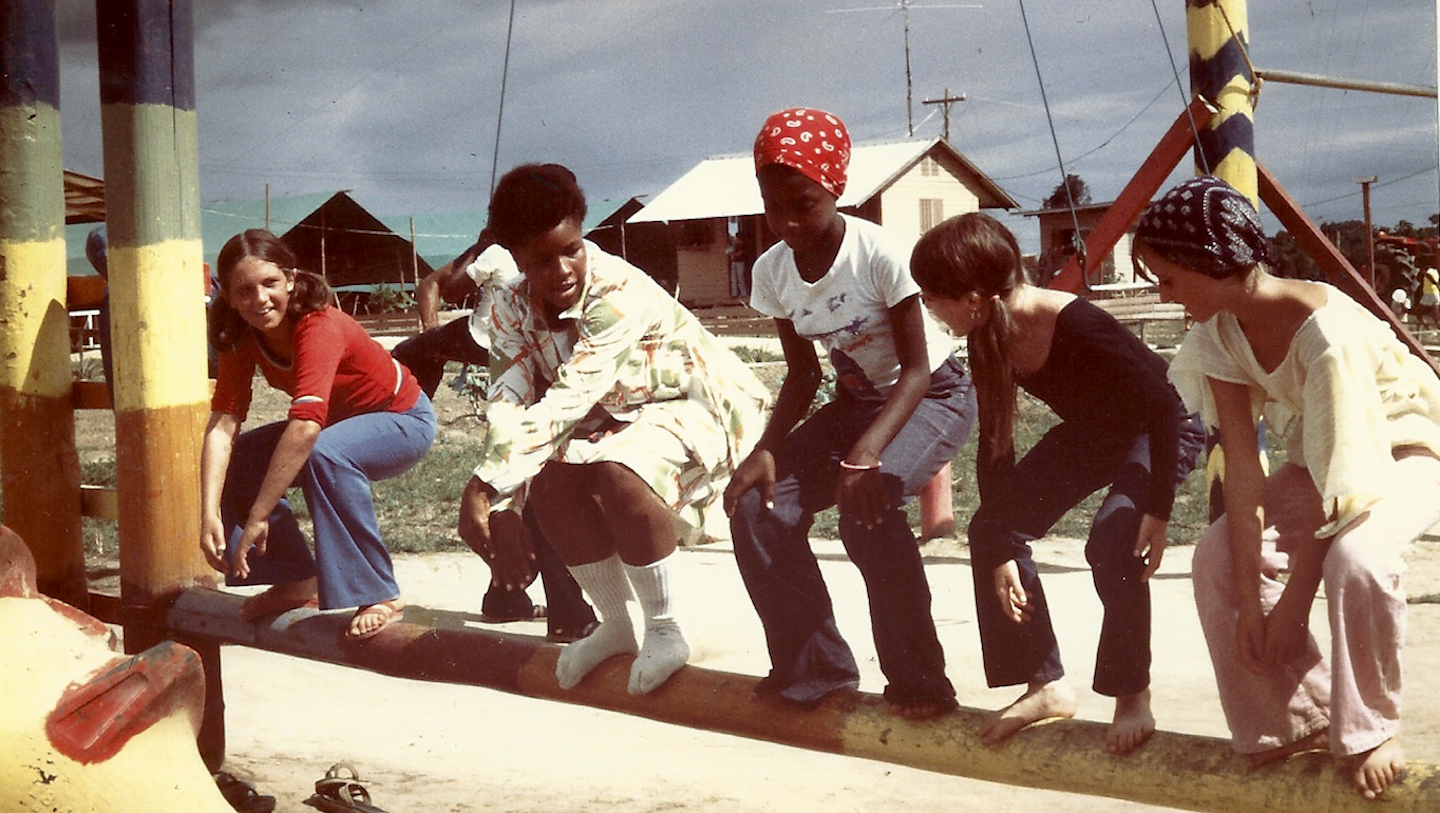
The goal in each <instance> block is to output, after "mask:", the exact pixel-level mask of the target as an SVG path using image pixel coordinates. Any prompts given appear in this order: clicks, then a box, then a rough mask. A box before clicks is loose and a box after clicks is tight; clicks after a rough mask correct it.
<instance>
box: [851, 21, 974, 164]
mask: <svg viewBox="0 0 1440 813" xmlns="http://www.w3.org/2000/svg"><path fill="white" fill-rule="evenodd" d="M894 8H899V9H900V14H901V16H902V17H903V18H904V21H905V132H906V133H907V134H908V135H910V136H912V137H913V136H914V135H915V101H914V100H915V95H914V91H913V85H914V82H913V78H912V74H911V71H910V0H900V2H898V3H896V4H895V5H893V6H871V7H867V8H835V9H827V10H826V13H827V14H846V13H849V12H852V11H890V10H891V9H894ZM915 8H924V9H931V8H984V6H982V5H980V4H978V3H946V4H936V5H924V6H915ZM945 95H947V96H948V95H950V94H949V91H946V94H945ZM946 112H947V113H948V112H949V108H946Z"/></svg>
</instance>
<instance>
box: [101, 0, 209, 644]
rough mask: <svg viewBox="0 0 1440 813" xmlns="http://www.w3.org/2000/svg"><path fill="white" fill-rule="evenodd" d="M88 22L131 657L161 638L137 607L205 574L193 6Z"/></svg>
mask: <svg viewBox="0 0 1440 813" xmlns="http://www.w3.org/2000/svg"><path fill="white" fill-rule="evenodd" d="M96 17H97V27H98V29H99V31H98V38H99V46H100V48H99V51H100V115H101V125H102V127H103V131H104V136H105V183H106V195H105V197H106V207H107V216H108V230H109V238H110V244H109V248H110V255H109V265H110V311H111V325H112V327H111V343H112V356H113V358H114V368H115V388H114V389H115V464H116V470H117V474H118V477H117V478H116V479H117V486H116V491H117V495H116V496H117V500H118V503H119V513H120V518H119V535H120V590H121V601H122V602H123V604H124V606H125V611H126V636H125V637H126V641H125V643H126V646H127V649H128V648H131V639H132V638H134V639H136V641H135V646H137V647H139V648H141V649H143V648H145V647H148V646H150V645H151V644H153V643H154V642H155V640H154V638H153V637H152V636H159V635H160V634H161V631H160V630H159V627H158V625H157V624H156V623H155V621H156V620H155V619H154V618H152V617H150V616H149V615H148V614H147V612H146V611H147V609H151V608H154V607H155V606H156V605H157V603H158V602H159V601H160V600H161V599H162V598H164V597H166V596H173V595H174V594H176V593H178V592H179V591H181V590H183V589H184V588H185V587H187V586H190V585H192V584H195V583H197V582H200V581H203V580H206V579H207V577H210V576H213V575H214V574H213V571H211V570H210V569H209V568H208V567H207V566H206V565H205V562H204V559H203V558H202V556H201V554H200V550H199V528H200V442H201V437H202V435H203V433H204V427H205V420H206V418H207V416H208V414H209V413H208V403H207V402H208V387H207V384H206V380H205V307H204V271H203V261H202V259H201V245H200V194H199V157H198V151H197V147H196V124H195V59H194V43H193V9H192V5H191V3H190V2H189V1H188V0H106V1H105V2H103V3H96ZM132 651H138V650H134V649H132Z"/></svg>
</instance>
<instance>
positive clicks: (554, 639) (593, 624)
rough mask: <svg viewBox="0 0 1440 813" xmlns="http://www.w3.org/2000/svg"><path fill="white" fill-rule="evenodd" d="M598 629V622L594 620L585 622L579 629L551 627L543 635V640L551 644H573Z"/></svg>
mask: <svg viewBox="0 0 1440 813" xmlns="http://www.w3.org/2000/svg"><path fill="white" fill-rule="evenodd" d="M599 627H600V622H599V621H596V620H594V619H591V620H589V621H587V622H585V624H583V625H582V626H579V627H572V626H564V627H560V626H556V627H551V628H550V629H549V630H547V631H546V633H545V640H547V641H549V642H550V643H552V644H573V643H575V642H576V641H578V640H580V639H581V638H585V637H587V636H589V635H590V633H592V632H594V631H595V630H597V629H599Z"/></svg>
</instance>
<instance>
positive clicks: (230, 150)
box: [58, 0, 1440, 248]
mask: <svg viewBox="0 0 1440 813" xmlns="http://www.w3.org/2000/svg"><path fill="white" fill-rule="evenodd" d="M58 5H59V9H60V17H61V49H62V53H61V59H62V64H63V68H62V71H63V74H62V91H61V92H62V97H61V105H62V116H63V119H62V135H63V137H64V142H65V162H66V166H67V168H69V169H73V170H75V171H78V172H83V173H87V174H93V175H100V174H102V170H103V159H102V151H101V138H100V116H99V101H98V94H99V91H98V80H97V76H96V54H95V34H94V25H95V23H94V3H93V1H92V0H60V2H59V4H58ZM1249 5H1250V9H1249V13H1250V45H1251V59H1252V61H1253V62H1254V64H1255V65H1256V67H1257V68H1259V69H1260V70H1262V71H1263V70H1265V69H1272V70H1286V71H1296V72H1306V73H1316V74H1325V75H1331V76H1337V77H1344V78H1350V79H1362V80H1368V81H1380V82H1392V83H1401V84H1407V85H1422V86H1428V87H1434V86H1435V84H1436V4H1435V2H1434V0H1257V2H1252V3H1250V4H1249ZM1157 7H1158V19H1157V11H1156V9H1157ZM1024 10H1025V13H1026V15H1028V18H1029V23H1030V36H1031V37H1032V38H1033V41H1034V45H1035V49H1036V53H1037V55H1038V56H1037V59H1036V61H1038V63H1039V72H1038V73H1039V76H1038V78H1037V71H1036V67H1035V62H1034V61H1032V57H1031V51H1030V47H1029V45H1028V44H1027V36H1026V28H1025V26H1024V24H1023V21H1022V15H1021V9H1020V5H1019V3H1018V2H1017V0H963V2H947V0H913V1H912V3H911V9H910V13H909V20H910V51H911V64H912V68H913V84H912V87H913V97H914V105H913V108H914V121H915V133H916V135H917V136H922V137H932V136H938V135H940V134H941V132H942V117H941V115H940V108H939V106H938V105H926V104H923V103H922V101H923V100H924V99H932V98H937V97H939V96H940V95H942V93H943V92H944V91H945V89H946V88H948V89H949V90H950V91H951V92H952V93H956V94H965V96H966V97H967V100H966V101H965V102H963V103H960V104H957V105H955V106H954V107H953V109H952V123H951V136H952V142H953V143H954V144H955V146H956V147H957V148H959V149H960V150H961V151H962V152H963V153H965V154H966V155H967V156H968V157H970V158H971V159H972V160H973V161H975V163H976V164H977V165H978V166H979V167H980V168H981V169H982V170H983V171H984V172H986V173H987V174H988V175H989V176H990V177H991V178H993V179H994V180H995V181H996V182H998V183H999V184H1000V185H1001V186H1002V187H1003V188H1004V189H1005V190H1006V191H1007V192H1009V193H1010V195H1011V196H1012V197H1014V198H1015V199H1016V200H1017V201H1019V203H1020V204H1021V206H1022V207H1024V208H1035V207H1037V206H1038V205H1039V204H1040V202H1041V201H1042V200H1043V199H1044V198H1045V197H1046V196H1048V195H1049V193H1050V192H1051V190H1053V189H1054V188H1055V186H1056V184H1057V183H1059V181H1060V179H1061V177H1062V175H1061V172H1060V169H1059V163H1058V161H1057V158H1056V148H1055V145H1054V143H1053V142H1052V140H1051V135H1050V127H1049V124H1048V123H1047V118H1046V108H1045V105H1044V104H1043V103H1042V100H1041V82H1042V81H1043V87H1044V93H1045V96H1046V97H1047V98H1048V100H1049V108H1050V114H1051V116H1052V117H1053V119H1054V125H1055V128H1056V131H1057V137H1058V142H1059V153H1060V157H1061V158H1062V159H1063V160H1064V164H1065V168H1066V170H1067V171H1069V172H1072V173H1076V174H1079V175H1080V176H1081V177H1083V178H1084V179H1085V180H1086V182H1087V183H1088V184H1089V186H1090V189H1091V191H1092V193H1093V196H1094V199H1095V200H1096V201H1104V200H1109V199H1111V198H1113V197H1114V195H1115V194H1117V193H1118V192H1119V191H1120V189H1121V188H1122V187H1123V185H1124V184H1125V182H1126V181H1127V180H1128V178H1129V177H1130V175H1131V174H1132V173H1133V172H1134V171H1135V169H1136V168H1137V166H1138V164H1139V162H1140V161H1141V160H1142V159H1143V157H1144V156H1145V155H1146V154H1147V153H1148V152H1149V150H1150V149H1151V147H1152V146H1153V145H1154V143H1155V140H1156V139H1157V138H1158V137H1159V136H1160V134H1161V133H1162V132H1163V131H1164V130H1165V129H1166V128H1167V127H1168V126H1169V124H1170V123H1171V122H1172V121H1173V120H1174V118H1175V117H1176V115H1178V113H1179V112H1180V110H1181V109H1182V107H1183V104H1184V101H1185V99H1184V98H1183V94H1182V93H1181V91H1180V90H1179V88H1178V87H1177V85H1176V82H1175V74H1174V70H1176V68H1178V70H1179V72H1180V77H1181V80H1182V83H1183V84H1184V85H1185V86H1186V87H1187V88H1188V75H1187V73H1186V71H1187V56H1186V41H1185V36H1186V33H1185V25H1184V3H1183V2H1182V0H1154V4H1152V2H1151V0H1028V2H1026V3H1025V7H1024ZM509 12H510V3H509V2H506V0H469V2H463V1H462V0H389V2H381V1H380V0H304V2H298V1H297V0H223V1H222V0H199V2H197V3H196V4H195V16H196V43H195V52H196V66H195V72H196V86H197V96H198V107H199V136H200V185H201V186H200V197H201V200H202V201H212V200H226V199H235V198H258V197H260V196H262V195H263V194H264V191H265V185H266V184H267V183H268V184H269V186H270V190H271V193H272V194H275V195H284V194H298V193H310V192H330V191H334V190H337V189H349V190H352V195H353V196H354V197H355V198H356V199H357V200H358V201H359V202H360V203H361V204H362V205H364V206H366V207H367V208H369V209H370V210H371V211H373V212H375V213H377V214H382V215H391V214H404V213H408V212H418V211H458V210H471V209H479V208H483V206H484V204H485V201H486V199H487V196H488V191H489V188H490V183H491V177H492V157H493V156H494V155H495V153H496V129H497V120H499V121H500V135H499V149H498V156H499V160H498V164H499V168H500V171H501V172H503V171H504V170H505V169H507V168H509V167H511V166H514V165H515V164H518V163H521V162H524V161H532V160H544V161H558V162H561V163H564V164H567V165H568V166H570V167H571V168H572V169H574V170H575V172H576V174H577V175H578V176H579V178H580V180H581V183H582V185H583V186H584V187H585V188H586V190H587V193H588V194H589V195H590V197H591V198H593V199H600V198H604V197H628V196H631V195H640V196H643V195H654V194H656V193H658V192H659V191H661V190H662V189H664V188H665V186H667V185H668V184H669V183H670V182H672V181H673V180H675V179H676V178H678V177H679V176H680V175H681V174H683V173H684V172H685V171H687V170H688V169H690V167H692V166H693V165H695V164H696V163H698V162H699V161H701V160H703V159H704V158H706V157H709V156H712V155H723V154H731V153H737V152H744V151H746V150H748V149H749V146H750V143H751V140H752V139H753V137H754V133H755V131H756V129H757V128H758V127H759V124H760V122H761V121H762V120H763V119H764V117H765V116H766V115H767V114H769V113H770V112H772V111H774V110H777V109H779V108H781V107H786V106H792V105H807V106H813V107H821V108H825V109H828V110H831V111H833V112H835V113H837V114H839V115H840V116H841V118H843V119H844V120H845V121H846V122H847V123H848V124H849V126H850V128H851V130H852V133H853V135H854V137H855V138H856V140H874V139H894V138H901V137H904V136H905V135H906V130H907V122H906V118H907V117H906V82H905V50H904V49H905V37H904V15H903V14H902V12H901V11H900V10H899V5H898V2H896V0H517V2H516V12H515V17H514V28H513V37H512V39H511V48H510V58H509V70H508V74H507V72H506V71H505V69H504V65H505V50H506V29H507V21H508V18H509ZM1167 39H1168V51H1169V53H1168V55H1167V46H1166V40H1167ZM1172 59H1173V65H1172ZM502 86H503V87H504V95H503V102H504V104H503V116H501V115H500V112H501V99H502V92H501V91H502ZM1255 120H1256V128H1255V129H1256V153H1257V155H1258V156H1259V158H1260V160H1261V161H1262V162H1264V163H1265V164H1266V165H1267V166H1269V167H1270V169H1271V170H1272V171H1273V172H1275V173H1276V175H1277V176H1278V177H1279V178H1280V181H1281V183H1282V184H1283V185H1284V186H1285V187H1286V188H1287V189H1288V190H1289V191H1290V192H1291V193H1292V195H1293V196H1294V197H1295V198H1296V199H1297V200H1299V201H1300V202H1301V203H1302V204H1303V205H1305V207H1306V210H1307V211H1308V212H1309V213H1310V214H1311V216H1312V217H1314V218H1315V219H1316V220H1321V221H1327V220H1328V221H1337V220H1346V219H1359V218H1360V217H1361V212H1362V206H1361V196H1360V187H1359V185H1357V184H1356V183H1355V179H1357V178H1360V177H1364V176H1372V175H1373V176H1376V177H1377V178H1378V179H1379V181H1378V183H1376V184H1375V185H1374V186H1372V208H1373V213H1374V218H1375V221H1376V223H1377V224H1381V225H1388V224H1393V223H1395V222H1398V221H1399V220H1401V219H1407V220H1410V221H1411V222H1413V223H1417V224H1424V223H1426V222H1427V219H1428V217H1429V216H1430V215H1431V214H1433V213H1435V212H1436V211H1437V210H1440V142H1437V107H1436V101H1435V100H1434V99H1424V98H1413V97H1406V96H1389V95H1386V96H1381V95H1375V94H1370V93H1361V92H1356V91H1342V90H1332V89H1322V88H1311V87H1303V86H1297V85H1283V84H1278V83H1274V82H1272V83H1268V84H1266V85H1265V87H1264V89H1263V92H1262V93H1261V96H1260V101H1259V107H1258V109H1257V111H1256V114H1255ZM1184 164H1185V165H1184V166H1182V168H1181V169H1180V170H1178V171H1177V174H1176V175H1175V178H1176V179H1177V180H1178V179H1179V178H1180V177H1182V176H1183V175H1186V174H1189V173H1190V172H1191V171H1192V169H1191V167H1190V166H1189V161H1186V162H1184ZM1010 222H1011V224H1012V226H1013V227H1014V228H1016V230H1017V232H1019V233H1020V235H1021V238H1022V241H1023V242H1025V243H1026V244H1027V246H1028V247H1032V248H1033V246H1034V244H1035V243H1036V242H1037V241H1038V238H1036V237H1035V236H1034V234H1033V233H1032V232H1033V229H1034V226H1033V223H1032V222H1030V221H1029V220H1020V219H1012V220H1011V221H1010ZM1271 223H1272V224H1273V220H1272V221H1271Z"/></svg>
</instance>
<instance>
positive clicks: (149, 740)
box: [0, 598, 233, 813]
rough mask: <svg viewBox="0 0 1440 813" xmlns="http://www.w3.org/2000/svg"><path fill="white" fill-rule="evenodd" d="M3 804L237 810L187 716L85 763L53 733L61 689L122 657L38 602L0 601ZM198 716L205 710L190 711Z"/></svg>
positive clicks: (113, 812) (119, 811)
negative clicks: (50, 724) (63, 749)
mask: <svg viewBox="0 0 1440 813" xmlns="http://www.w3.org/2000/svg"><path fill="white" fill-rule="evenodd" d="M0 629H4V630H5V634H6V645H5V646H3V647H0V697H3V698H4V702H0V799H3V800H4V802H3V804H0V808H3V809H5V810H17V811H50V810H67V811H71V810H73V811H81V810H84V811H104V813H155V812H156V811H162V810H166V811H169V810H174V811H181V810H183V811H194V813H233V811H232V809H231V808H230V805H229V804H228V803H227V802H226V801H225V798H224V797H223V796H221V795H220V792H219V790H217V789H216V787H215V782H214V780H212V779H211V778H210V772H209V771H208V770H207V769H206V767H205V765H204V763H203V762H202V761H201V759H200V754H199V752H198V750H197V749H196V747H195V727H194V725H195V723H194V719H192V717H191V716H190V715H188V714H181V713H176V714H173V715H171V716H168V717H165V718H163V719H161V720H159V721H158V722H156V723H155V724H153V725H151V726H149V727H148V728H147V729H146V730H144V731H142V732H140V733H138V734H136V735H135V736H134V737H132V738H131V739H130V740H129V742H128V743H127V744H126V745H125V747H124V748H122V749H121V750H120V752H119V753H117V754H116V755H115V756H113V757H111V758H110V759H108V760H104V761H100V762H95V763H92V764H88V765H87V764H82V763H80V762H77V761H75V760H74V759H71V758H70V757H67V756H66V755H65V754H63V753H60V752H59V751H58V750H57V749H56V748H55V746H54V745H53V744H52V743H51V742H50V740H49V739H48V737H47V736H46V732H45V724H46V718H47V716H48V715H49V714H50V712H51V711H52V710H53V709H54V708H55V706H56V703H57V702H58V701H59V699H60V698H61V696H62V693H64V692H65V691H66V689H67V688H68V687H70V686H72V685H73V684H77V683H84V682H86V681H88V680H90V679H92V678H93V677H94V675H95V674H96V673H97V672H98V671H100V670H103V669H105V668H107V667H108V666H110V665H112V664H114V663H116V662H117V661H118V656H117V654H116V653H115V652H112V651H111V650H110V649H109V648H108V647H107V646H106V642H105V641H104V640H103V639H101V638H98V637H96V636H94V635H90V634H87V633H86V632H85V631H84V630H83V629H82V628H81V627H80V626H78V625H77V624H76V623H75V622H74V621H73V620H71V619H69V618H66V617H64V616H61V615H60V614H58V613H56V612H55V611H54V610H52V609H51V608H50V607H49V606H48V605H47V604H46V603H45V602H44V601H42V600H40V599H35V598H0ZM190 711H191V712H192V713H198V710H190Z"/></svg>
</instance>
